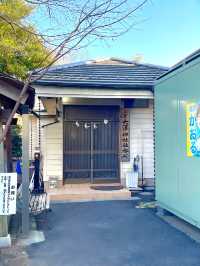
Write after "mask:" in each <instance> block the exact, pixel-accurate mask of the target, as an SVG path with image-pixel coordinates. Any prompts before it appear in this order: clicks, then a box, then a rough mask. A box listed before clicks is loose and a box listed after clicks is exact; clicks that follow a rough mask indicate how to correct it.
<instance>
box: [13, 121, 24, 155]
mask: <svg viewBox="0 0 200 266" xmlns="http://www.w3.org/2000/svg"><path fill="white" fill-rule="evenodd" d="M11 136H12V156H13V157H17V158H20V157H21V156H22V138H21V126H19V125H16V126H13V127H12V128H11Z"/></svg>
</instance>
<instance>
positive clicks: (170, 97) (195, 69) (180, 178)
mask: <svg viewBox="0 0 200 266" xmlns="http://www.w3.org/2000/svg"><path fill="white" fill-rule="evenodd" d="M188 102H196V103H200V58H197V59H195V60H193V61H191V62H190V63H189V64H187V65H184V66H182V67H181V68H180V69H178V70H176V71H174V72H172V73H170V74H168V75H167V76H165V77H163V78H162V79H160V80H158V82H157V84H156V86H155V123H156V124H155V126H156V135H155V137H156V140H155V144H156V150H155V152H156V154H155V156H156V199H157V201H158V204H159V205H160V206H161V207H163V208H165V209H167V210H169V211H171V212H173V213H175V214H176V215H178V216H180V217H182V218H184V219H185V220H187V221H188V222H190V223H192V224H194V225H196V226H198V227H199V228H200V157H199V158H198V157H188V156H187V133H186V132H187V131H186V104H187V103H188Z"/></svg>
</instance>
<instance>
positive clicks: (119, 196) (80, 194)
mask: <svg viewBox="0 0 200 266" xmlns="http://www.w3.org/2000/svg"><path fill="white" fill-rule="evenodd" d="M49 196H50V200H51V201H97V200H129V199H130V198H131V192H130V191H129V190H128V189H126V188H123V189H120V190H111V191H102V190H93V189H91V188H90V187H89V186H85V185H84V186H82V187H81V186H79V187H71V188H70V187H68V188H66V187H65V188H61V189H57V190H56V191H55V190H54V191H49Z"/></svg>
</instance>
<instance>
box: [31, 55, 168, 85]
mask: <svg viewBox="0 0 200 266" xmlns="http://www.w3.org/2000/svg"><path fill="white" fill-rule="evenodd" d="M167 70H168V69H167V68H165V67H161V66H155V65H150V64H140V63H136V62H133V61H124V60H120V59H108V60H99V61H88V62H82V63H80V64H69V65H63V66H58V67H52V68H50V69H49V70H48V72H47V73H46V74H45V75H44V76H43V77H42V78H41V79H39V80H38V81H36V82H35V84H40V85H50V86H51V85H54V86H75V87H112V88H113V87H115V88H122V87H123V88H150V89H151V88H153V85H154V81H155V80H156V78H158V77H159V76H160V75H162V74H164V73H165V72H166V71H167ZM35 76H36V75H35Z"/></svg>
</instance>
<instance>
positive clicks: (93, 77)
mask: <svg viewBox="0 0 200 266" xmlns="http://www.w3.org/2000/svg"><path fill="white" fill-rule="evenodd" d="M165 71H166V68H162V67H158V66H153V65H145V64H138V63H135V62H127V61H122V60H118V59H110V60H104V61H90V62H87V63H82V64H78V65H76V64H72V65H65V66H60V67H54V68H52V69H50V70H49V71H48V72H47V73H46V74H45V75H44V76H43V78H42V79H40V80H38V81H37V82H36V83H35V84H34V88H35V90H36V95H37V98H38V100H36V101H37V103H36V106H35V111H36V112H37V113H38V114H39V115H40V119H39V120H38V119H36V118H35V117H33V118H32V123H31V125H30V127H31V128H32V132H33V133H32V136H31V142H30V143H31V144H30V145H31V148H30V151H31V153H30V156H33V153H34V152H35V151H36V150H41V155H42V164H43V177H44V181H45V184H46V186H47V187H54V186H57V187H61V186H62V185H63V184H64V183H71V182H72V183H73V182H75V183H79V182H81V183H82V182H91V183H101V182H118V183H119V182H120V183H121V184H122V185H123V186H128V180H127V179H128V176H129V173H131V172H133V167H134V166H133V165H134V159H136V158H139V159H140V160H139V161H138V165H139V178H140V179H142V180H143V183H144V185H153V184H154V127H153V125H154V123H153V112H154V107H153V87H154V80H155V79H156V78H157V77H158V76H159V75H161V74H163V73H164V72H165ZM38 136H39V137H38ZM37 139H38V141H36V140H37ZM140 182H141V180H140Z"/></svg>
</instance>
